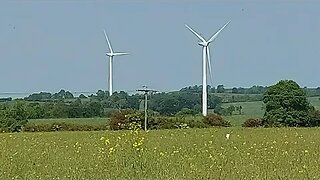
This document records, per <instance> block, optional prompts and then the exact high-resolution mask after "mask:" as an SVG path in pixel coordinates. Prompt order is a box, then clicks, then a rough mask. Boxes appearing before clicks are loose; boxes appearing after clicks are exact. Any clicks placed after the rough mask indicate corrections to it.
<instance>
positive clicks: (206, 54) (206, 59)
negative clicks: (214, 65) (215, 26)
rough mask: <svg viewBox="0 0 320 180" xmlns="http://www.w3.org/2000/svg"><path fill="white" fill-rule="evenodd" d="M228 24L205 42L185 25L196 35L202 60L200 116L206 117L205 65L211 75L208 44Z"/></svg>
mask: <svg viewBox="0 0 320 180" xmlns="http://www.w3.org/2000/svg"><path fill="white" fill-rule="evenodd" d="M229 23H230V21H228V22H227V23H226V24H225V25H223V26H222V27H221V28H220V29H219V30H218V31H217V32H216V33H215V34H214V35H213V36H211V38H210V39H209V40H208V41H207V40H205V39H204V38H203V37H202V36H200V35H199V34H198V33H197V32H196V31H194V30H193V29H192V28H191V27H189V26H188V25H185V26H186V27H187V28H188V29H189V30H190V31H191V32H192V33H193V34H194V35H196V36H197V37H198V38H199V39H200V40H201V42H198V44H199V45H200V46H202V58H203V62H202V63H203V64H202V65H203V66H202V71H203V72H202V115H203V116H207V113H208V95H207V63H208V66H209V74H210V77H211V76H212V74H211V63H210V50H209V44H210V43H211V42H213V41H214V40H215V39H216V37H217V36H218V34H219V33H220V32H221V31H222V30H223V29H224V28H225V27H226V26H227V25H228V24H229Z"/></svg>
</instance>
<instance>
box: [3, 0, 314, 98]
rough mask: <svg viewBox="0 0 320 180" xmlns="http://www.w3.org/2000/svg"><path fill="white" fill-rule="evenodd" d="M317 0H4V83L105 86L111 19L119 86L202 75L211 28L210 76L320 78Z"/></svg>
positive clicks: (242, 82) (165, 84)
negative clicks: (204, 44) (201, 42)
mask: <svg viewBox="0 0 320 180" xmlns="http://www.w3.org/2000/svg"><path fill="white" fill-rule="evenodd" d="M319 7H320V1H316V0H314V1H307V0H306V1H305V0H304V1H298V0H285V1H284V0H274V1H273V0H269V1H266V0H256V1H254V0H234V1H233V0H223V1H222V0H221V1H214V0H210V1H209V0H194V1H191V0H184V1H183V0H162V1H156V0H108V1H107V0H106V1H98V0H95V1H94V0H92V1H89V0H88V1H85V0H82V1H75V0H74V1H67V0H60V1H59V0H58V1H53V0H52V1H50V0H44V1H40V0H37V1H36V0H35V1H30V0H24V1H6V0H2V1H1V2H0V22H1V23H0V83H1V86H0V93H4V92H40V91H49V92H57V91H59V90H60V89H65V90H69V91H72V92H75V91H76V92H96V91H97V90H98V89H102V90H107V88H108V59H107V57H106V55H105V53H106V52H108V46H107V43H106V41H105V39H104V35H103V29H106V31H107V33H108V36H109V38H110V41H111V44H112V47H113V49H114V50H115V51H120V52H128V53H130V55H128V56H121V57H115V59H114V64H113V68H114V72H113V76H114V84H113V86H114V90H116V91H120V90H124V91H127V92H134V91H135V90H136V89H138V88H141V86H142V85H147V86H148V87H150V88H152V89H156V90H159V91H172V90H179V89H181V88H183V87H186V86H190V85H196V84H197V85H201V83H202V57H201V56H202V49H201V47H200V46H199V45H198V44H197V42H198V39H197V38H196V37H195V36H194V35H193V34H192V33H191V32H190V31H188V30H187V29H186V27H185V24H188V25H189V26H191V27H192V28H193V29H195V30H196V31H197V32H199V33H201V34H202V35H203V36H204V37H205V38H209V37H210V36H212V35H213V34H214V33H215V32H216V31H217V30H218V29H219V28H220V27H221V26H223V24H225V23H226V22H227V21H229V20H231V23H230V24H229V25H228V26H227V27H226V28H225V29H224V30H223V31H222V32H221V33H220V34H219V36H218V38H217V39H216V40H215V41H214V42H213V43H212V44H211V45H210V51H211V66H212V72H213V81H212V82H211V81H210V79H208V83H209V84H210V85H213V86H217V85H219V84H223V85H224V86H225V87H251V86H252V85H262V86H269V85H272V84H275V83H276V82H277V81H279V80H281V79H292V80H295V81H296V82H298V83H299V84H300V86H302V87H304V86H307V87H318V86H320V73H319V69H320V35H319V34H320V11H319Z"/></svg>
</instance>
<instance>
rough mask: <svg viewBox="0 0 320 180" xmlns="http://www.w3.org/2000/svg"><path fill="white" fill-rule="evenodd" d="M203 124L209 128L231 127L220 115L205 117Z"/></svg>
mask: <svg viewBox="0 0 320 180" xmlns="http://www.w3.org/2000/svg"><path fill="white" fill-rule="evenodd" d="M202 121H203V123H204V124H207V125H209V126H218V127H230V126H231V123H230V122H229V121H226V120H224V119H223V118H222V117H221V116H220V115H217V114H209V115H207V116H205V117H203V120H202Z"/></svg>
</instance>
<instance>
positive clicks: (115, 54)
mask: <svg viewBox="0 0 320 180" xmlns="http://www.w3.org/2000/svg"><path fill="white" fill-rule="evenodd" d="M113 55H114V56H124V55H129V53H122V52H119V53H113Z"/></svg>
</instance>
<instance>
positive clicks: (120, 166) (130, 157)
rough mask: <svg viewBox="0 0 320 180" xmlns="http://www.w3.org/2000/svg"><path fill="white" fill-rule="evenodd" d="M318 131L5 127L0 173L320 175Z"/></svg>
mask: <svg viewBox="0 0 320 180" xmlns="http://www.w3.org/2000/svg"><path fill="white" fill-rule="evenodd" d="M226 134H230V138H229V139H226ZM319 138H320V131H319V129H318V128H301V129H296V128H273V129H263V128H257V129H244V128H210V129H180V130H158V131H150V132H148V133H146V132H141V131H118V132H115V131H113V132H110V131H105V132H56V133H16V134H0V169H1V171H0V179H319V178H320V171H319V168H320V159H319V157H320V151H319V147H320V141H319Z"/></svg>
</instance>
